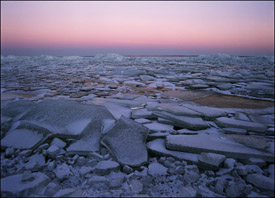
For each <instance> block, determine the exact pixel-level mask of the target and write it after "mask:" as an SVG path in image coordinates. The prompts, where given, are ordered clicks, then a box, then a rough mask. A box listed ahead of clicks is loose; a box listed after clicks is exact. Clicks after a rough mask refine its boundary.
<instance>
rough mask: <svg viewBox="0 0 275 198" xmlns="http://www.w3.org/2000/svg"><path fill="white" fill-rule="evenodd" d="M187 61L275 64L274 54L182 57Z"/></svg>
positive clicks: (247, 64)
mask: <svg viewBox="0 0 275 198" xmlns="http://www.w3.org/2000/svg"><path fill="white" fill-rule="evenodd" d="M182 60H183V61H186V62H187V63H203V64H212V65H243V66H249V65H253V66H257V65H264V66H267V65H274V56H247V57H240V56H231V55H228V54H216V55H212V56H208V55H200V56H197V57H186V58H183V59H182Z"/></svg>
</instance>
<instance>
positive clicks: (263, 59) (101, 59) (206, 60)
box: [1, 53, 274, 66]
mask: <svg viewBox="0 0 275 198" xmlns="http://www.w3.org/2000/svg"><path fill="white" fill-rule="evenodd" d="M29 59H31V60H34V61H35V60H36V61H37V60H40V61H55V60H59V61H63V62H64V63H71V62H78V61H83V60H86V61H88V62H93V63H136V64H148V63H156V64H157V63H163V62H169V63H171V62H176V63H185V64H211V65H220V66H226V65H228V66H234V65H239V66H274V56H246V57H244V56H243V57H242V56H231V55H228V54H216V55H199V56H196V57H180V58H173V59H169V58H159V57H127V56H122V55H119V54H115V53H110V54H97V55H96V56H94V57H81V56H64V57H56V56H48V55H41V56H33V57H28V56H13V55H10V56H2V55H1V63H6V62H14V61H23V60H29Z"/></svg>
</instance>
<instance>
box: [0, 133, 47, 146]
mask: <svg viewBox="0 0 275 198" xmlns="http://www.w3.org/2000/svg"><path fill="white" fill-rule="evenodd" d="M44 139H45V134H43V133H41V132H38V131H32V130H29V129H15V130H13V131H10V132H9V133H8V134H7V135H6V136H5V137H4V138H3V139H2V140H1V146H4V147H14V148H18V149H33V148H35V147H37V146H39V145H40V144H41V143H42V141H43V140H44Z"/></svg>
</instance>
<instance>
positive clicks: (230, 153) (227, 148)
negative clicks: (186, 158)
mask: <svg viewBox="0 0 275 198" xmlns="http://www.w3.org/2000/svg"><path fill="white" fill-rule="evenodd" d="M166 140H167V141H166V148H168V149H171V150H177V151H184V152H193V153H201V152H213V153H218V154H223V155H225V156H227V157H233V158H244V159H246V158H249V157H258V158H261V159H264V160H267V161H271V162H272V161H274V156H273V155H272V154H270V153H266V152H261V151H258V150H256V149H252V148H249V147H246V146H244V145H242V144H239V143H237V142H234V141H231V140H229V139H226V138H223V137H219V136H215V135H205V134H201V135H170V136H167V137H166Z"/></svg>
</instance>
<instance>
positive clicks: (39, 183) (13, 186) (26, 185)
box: [1, 172, 49, 196]
mask: <svg viewBox="0 0 275 198" xmlns="http://www.w3.org/2000/svg"><path fill="white" fill-rule="evenodd" d="M32 176H33V177H34V179H33V180H31V181H22V174H18V175H12V176H8V177H5V178H2V179H1V194H2V193H6V194H7V195H8V196H25V195H26V194H30V193H31V192H32V191H35V190H37V189H38V188H40V187H43V186H45V185H46V184H47V183H48V182H49V178H48V177H47V176H46V175H45V174H43V173H40V172H37V173H32Z"/></svg>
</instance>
